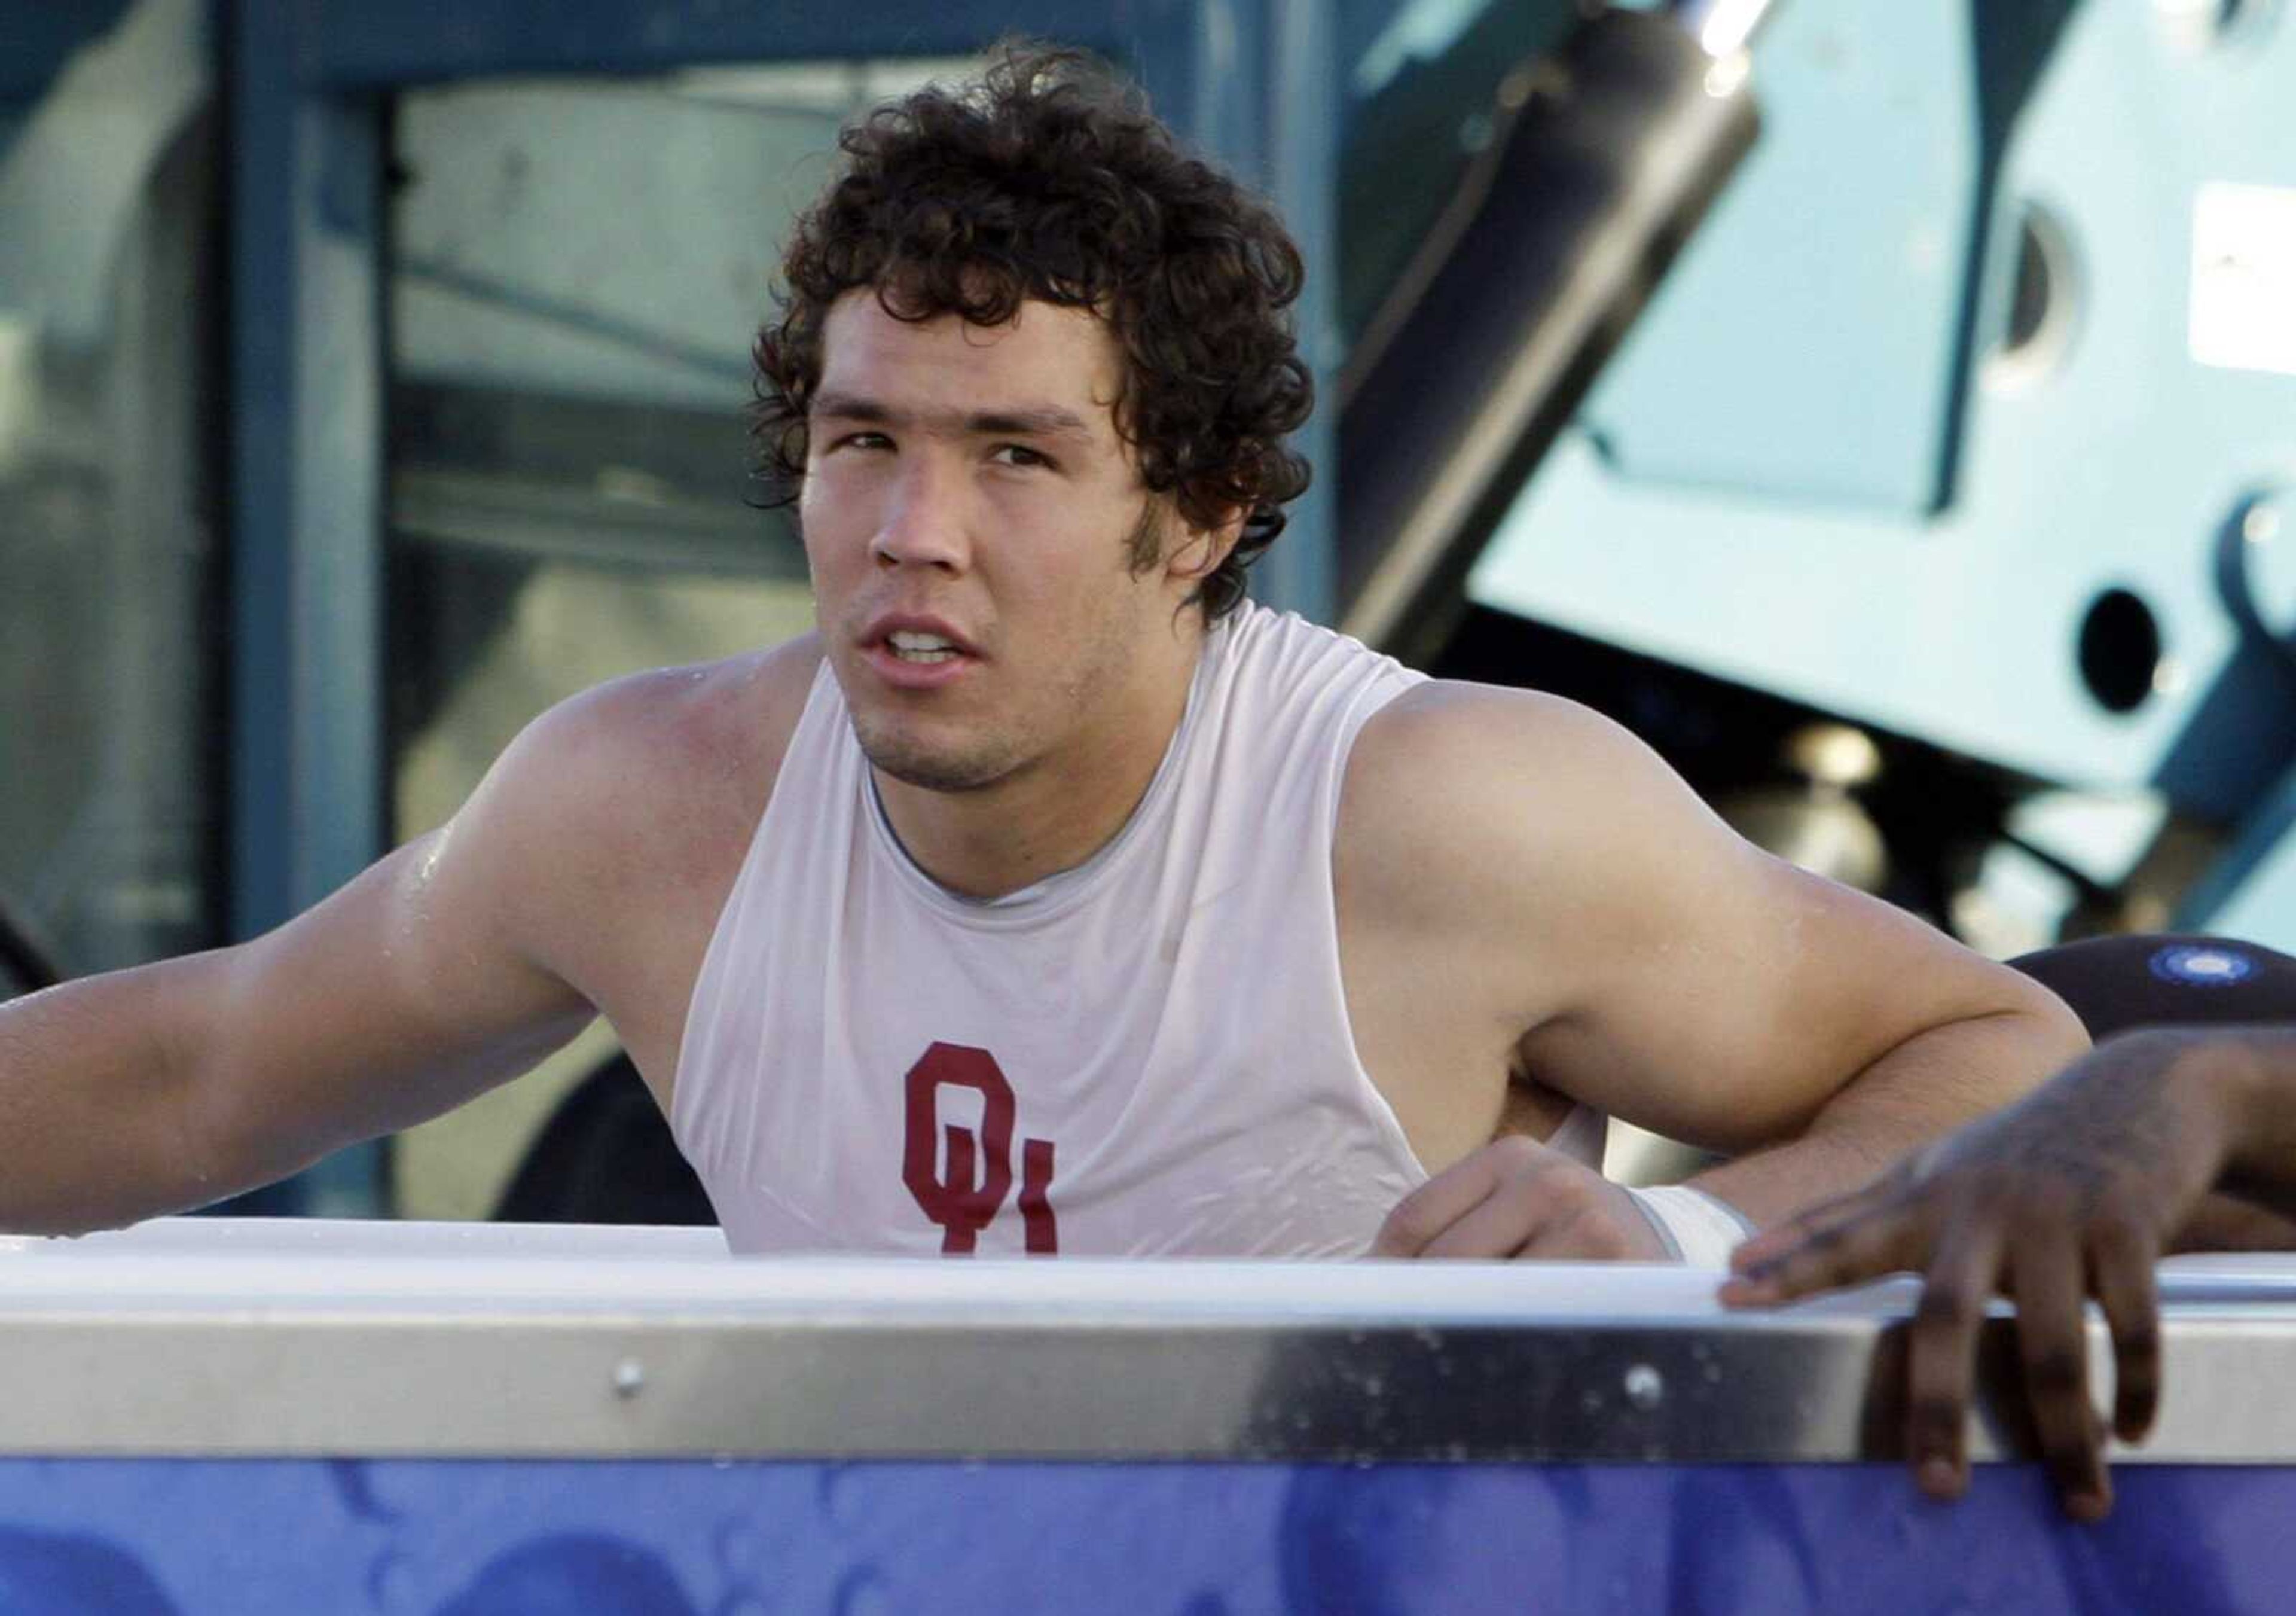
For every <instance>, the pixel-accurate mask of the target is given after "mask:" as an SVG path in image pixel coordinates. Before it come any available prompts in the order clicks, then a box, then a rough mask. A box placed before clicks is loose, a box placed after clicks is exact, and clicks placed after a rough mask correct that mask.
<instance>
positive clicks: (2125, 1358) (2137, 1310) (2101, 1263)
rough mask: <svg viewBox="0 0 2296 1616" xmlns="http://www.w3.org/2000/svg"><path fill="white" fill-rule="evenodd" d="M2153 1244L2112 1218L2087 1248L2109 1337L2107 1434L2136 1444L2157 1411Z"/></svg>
mask: <svg viewBox="0 0 2296 1616" xmlns="http://www.w3.org/2000/svg"><path fill="white" fill-rule="evenodd" d="M2159 1258H2160V1251H2159V1245H2158V1243H2157V1242H2156V1241H2155V1239H2154V1238H2153V1235H2152V1233H2151V1232H2150V1230H2148V1229H2147V1228H2145V1227H2144V1226H2142V1225H2139V1224H2136V1223H2134V1222H2130V1221H2128V1220H2127V1219H2123V1218H2114V1219H2112V1220H2110V1221H2108V1222H2106V1223H2104V1224H2103V1226H2100V1227H2099V1228H2098V1230H2097V1231H2096V1234H2095V1236H2094V1237H2093V1238H2092V1239H2091V1240H2090V1242H2089V1275H2090V1283H2091V1284H2093V1285H2094V1286H2095V1290H2096V1296H2097V1300H2098V1301H2099V1302H2101V1303H2102V1304H2103V1308H2104V1318H2105V1323H2106V1325H2108V1326H2109V1327H2110V1328H2111V1329H2112V1364H2113V1370H2112V1429H2113V1433H2114V1434H2115V1435H2116V1436H2118V1437H2120V1440H2122V1441H2124V1442H2141V1441H2143V1440H2144V1434H2145V1432H2147V1431H2151V1430H2152V1429H2153V1416H2154V1415H2156V1414H2158V1413H2159V1412H2160V1407H2161V1294H2160V1287H2159V1282H2158V1281H2157V1279H2156V1278H2155V1276H2154V1273H2153V1264H2154V1263H2155V1262H2156V1261H2158V1260H2159Z"/></svg>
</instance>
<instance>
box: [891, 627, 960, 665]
mask: <svg viewBox="0 0 2296 1616" xmlns="http://www.w3.org/2000/svg"><path fill="white" fill-rule="evenodd" d="M885 639H886V642H887V644H890V645H891V646H892V648H893V654H894V655H895V656H897V657H898V658H900V659H901V660H903V661H904V662H950V661H954V660H956V657H957V649H956V647H955V646H954V645H952V644H949V643H948V642H947V640H945V639H943V638H941V637H940V636H939V635H937V634H912V633H910V632H909V631H908V630H906V629H898V630H896V631H895V632H894V633H891V634H889V635H887V636H885Z"/></svg>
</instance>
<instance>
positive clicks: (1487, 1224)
mask: <svg viewBox="0 0 2296 1616" xmlns="http://www.w3.org/2000/svg"><path fill="white" fill-rule="evenodd" d="M1545 1207H1546V1198H1545V1197H1544V1196H1543V1195H1542V1194H1540V1193H1539V1185H1538V1181H1537V1180H1536V1179H1525V1178H1508V1179H1503V1180H1502V1181H1500V1182H1499V1183H1498V1184H1497V1185H1493V1186H1492V1189H1491V1193H1490V1194H1488V1195H1486V1196H1484V1197H1483V1199H1482V1200H1480V1202H1476V1203H1475V1204H1474V1205H1473V1206H1472V1207H1470V1208H1468V1209H1467V1210H1465V1211H1464V1212H1463V1213H1461V1214H1460V1215H1459V1217H1458V1218H1456V1220H1454V1221H1453V1223H1452V1224H1451V1226H1450V1227H1448V1228H1447V1229H1445V1230H1444V1231H1443V1232H1442V1233H1441V1234H1439V1235H1436V1236H1435V1237H1434V1238H1433V1239H1432V1240H1431V1241H1429V1242H1428V1243H1426V1245H1424V1246H1423V1247H1422V1248H1421V1250H1420V1252H1419V1255H1420V1256H1421V1257H1423V1258H1484V1259H1492V1258H1503V1257H1512V1256H1513V1255H1514V1254H1515V1253H1516V1252H1517V1251H1521V1249H1522V1247H1523V1244H1524V1243H1525V1242H1527V1241H1529V1240H1531V1239H1532V1238H1534V1237H1535V1236H1536V1235H1538V1229H1539V1226H1540V1225H1541V1223H1542V1221H1543V1220H1544V1212H1545Z"/></svg>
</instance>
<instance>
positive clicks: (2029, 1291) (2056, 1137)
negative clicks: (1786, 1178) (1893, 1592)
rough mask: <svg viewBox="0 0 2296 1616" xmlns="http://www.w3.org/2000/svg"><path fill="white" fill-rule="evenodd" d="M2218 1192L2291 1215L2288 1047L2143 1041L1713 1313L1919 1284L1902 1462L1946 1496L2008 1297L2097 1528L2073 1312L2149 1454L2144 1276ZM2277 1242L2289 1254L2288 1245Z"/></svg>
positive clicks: (1759, 1247)
mask: <svg viewBox="0 0 2296 1616" xmlns="http://www.w3.org/2000/svg"><path fill="white" fill-rule="evenodd" d="M2212 1189H2220V1190H2223V1191H2226V1192H2228V1193H2230V1194H2235V1195H2237V1196H2239V1197H2241V1198H2242V1199H2243V1200H2244V1201H2247V1202H2251V1203H2253V1204H2254V1205H2255V1206H2257V1207H2259V1208H2260V1209H2262V1210H2267V1211H2268V1212H2271V1213H2276V1214H2280V1215H2283V1216H2285V1215H2289V1214H2296V1031H2292V1030H2290V1029H2286V1028H2261V1027H2259V1028H2246V1029H2238V1028H2235V1029H2210V1030H2208V1031H2169V1030H2153V1031H2144V1032H2133V1033H2129V1034H2127V1035H2125V1036H2123V1037H2120V1038H2114V1039H2112V1040H2110V1041H2109V1042H2107V1043H2104V1044H2103V1045H2100V1046H2098V1047H2097V1049H2096V1050H2095V1053H2094V1054H2090V1055H2088V1056H2087V1057H2085V1058H2084V1059H2082V1060H2080V1061H2079V1062H2076V1063H2074V1064H2073V1065H2072V1066H2071V1067H2070V1068H2068V1069H2067V1070H2065V1071H2064V1072H2063V1073H2062V1074H2061V1075H2060V1076H2058V1077H2057V1078H2056V1079H2054V1080H2052V1081H2051V1082H2050V1083H2049V1084H2047V1085H2046V1087H2043V1088H2041V1089H2040V1090H2038V1092H2037V1093H2035V1094H2033V1095H2030V1097H2029V1098H2027V1099H2026V1100H2024V1101H2023V1102H2021V1103H2019V1104H2017V1105H2016V1106H2013V1107H2012V1108H2011V1109H2009V1110H2007V1111H2005V1112H2000V1113H1998V1114H1997V1115H1995V1116H1991V1117H1988V1118H1986V1119H1984V1120H1981V1121H1979V1122H1976V1123H1973V1124H1972V1125H1971V1126H1970V1127H1968V1128H1965V1129H1964V1130H1963V1131H1962V1132H1960V1133H1958V1134H1956V1135H1954V1136H1952V1137H1950V1138H1948V1139H1945V1140H1943V1141H1941V1142H1939V1144H1936V1145H1933V1146H1931V1148H1930V1149H1928V1150H1925V1151H1923V1152H1922V1153H1920V1154H1918V1155H1916V1156H1915V1157H1914V1158H1912V1159H1911V1160H1909V1161H1906V1162H1904V1163H1902V1164H1901V1165H1900V1166H1898V1168H1897V1169H1895V1170H1894V1171H1892V1172H1890V1174H1888V1175H1887V1176H1886V1177H1882V1179H1880V1180H1879V1181H1878V1182H1876V1183H1874V1184H1872V1185H1867V1186H1866V1187H1865V1188H1863V1189H1860V1190H1858V1191H1857V1192H1856V1193H1854V1194H1849V1195H1845V1196H1842V1197H1841V1198H1840V1199H1838V1200H1834V1201H1831V1202H1826V1203H1825V1204H1823V1205H1820V1206H1816V1207H1813V1208H1811V1209H1809V1210H1807V1211H1805V1212H1802V1213H1801V1214H1800V1215H1799V1216H1797V1217H1795V1218H1792V1219H1790V1220H1788V1221H1787V1222H1784V1223H1783V1224H1780V1225H1778V1226H1775V1227H1774V1228H1771V1229H1769V1230H1767V1231H1766V1232H1764V1233H1763V1234H1762V1235H1759V1237H1758V1238H1756V1239H1754V1240H1751V1241H1749V1242H1748V1243H1746V1244H1744V1245H1743V1246H1741V1247H1740V1248H1739V1249H1738V1251H1737V1252H1736V1253H1735V1254H1734V1257H1733V1258H1732V1259H1731V1267H1732V1269H1733V1270H1734V1278H1733V1279H1732V1280H1731V1281H1730V1282H1729V1283H1728V1284H1726V1285H1725V1286H1724V1287H1723V1289H1722V1292H1721V1295H1722V1300H1724V1301H1726V1302H1727V1303H1729V1304H1731V1305H1733V1306H1737V1307H1754V1306H1764V1305H1769V1304H1774V1303H1777V1302H1781V1301H1784V1300H1790V1299H1792V1298H1794V1297H1798V1296H1806V1295H1808V1294H1810V1293H1811V1292H1816V1291H1823V1290H1828V1289H1831V1288H1833V1287H1836V1286H1840V1285H1846V1284H1857V1283H1858V1282H1860V1281H1863V1280H1868V1279H1874V1278H1878V1277H1879V1276H1882V1275H1884V1274H1889V1273H1893V1272H1896V1271H1897V1270H1899V1269H1913V1270H1916V1271H1919V1272H1922V1273H1923V1275H1924V1284H1923V1293H1922V1300H1921V1303H1920V1306H1919V1308H1917V1310H1916V1311H1915V1317H1914V1321H1913V1325H1912V1328H1911V1330H1910V1332H1909V1337H1910V1339H1909V1342H1908V1354H1907V1364H1908V1382H1907V1385H1908V1390H1907V1426H1906V1451H1907V1455H1908V1456H1909V1458H1910V1460H1911V1463H1912V1464H1913V1466H1914V1471H1915V1476H1916V1478H1917V1480H1918V1481H1920V1483H1921V1486H1922V1488H1923V1490H1924V1491H1926V1492H1928V1493H1930V1494H1931V1495H1932V1496H1933V1497H1941V1498H1949V1497H1958V1496H1959V1495H1960V1494H1961V1492H1962V1491H1963V1489H1965V1488H1966V1487H1967V1485H1968V1482H1969V1461H1968V1456H1967V1452H1966V1448H1965V1443H1964V1432H1965V1430H1966V1427H1967V1423H1968V1415H1969V1408H1970V1403H1971V1397H1972V1383H1973V1378H1974V1375H1973V1371H1974V1363H1975V1355H1976V1348H1977V1332H1978V1327H1979V1326H1980V1325H1981V1324H1982V1322H1983V1320H1984V1317H1985V1302H1986V1299H1987V1298H1988V1297H1989V1296H1991V1295H1992V1294H1994V1293H1995V1292H2003V1293H2013V1294H2014V1296H2015V1297H2016V1301H2017V1315H2016V1325H2015V1329H2016V1334H2017V1343H2018V1356H2019V1359H2020V1362H2021V1365H2022V1366H2023V1370H2024V1374H2025V1381H2026V1387H2027V1391H2028V1394H2029V1397H2030V1402H2031V1406H2032V1411H2033V1419H2034V1425H2035V1428H2036V1430H2037V1431H2038V1434H2039V1438H2040V1442H2041V1448H2042V1457H2043V1460H2044V1462H2045V1463H2046V1464H2047V1466H2048V1469H2049V1472H2050V1473H2051V1475H2052V1477H2053V1478H2054V1481H2055V1482H2056V1484H2057V1487H2058V1489H2059V1492H2060V1494H2061V1496H2062V1498H2063V1500H2064V1505H2065V1509H2066V1511H2067V1513H2070V1514H2071V1515H2072V1516H2074V1517H2075V1518H2076V1519H2079V1520H2088V1521H2093V1520H2096V1519H2099V1518H2101V1517H2102V1516H2103V1514H2104V1513H2106V1512H2107V1511H2108V1510H2109V1509H2110V1508H2111V1507H2112V1483H2111V1481H2110V1479H2109V1477H2108V1476H2107V1474H2106V1472H2105V1467H2104V1463H2103V1455H2102V1451H2101V1448H2102V1439H2103V1432H2102V1430H2101V1429H2100V1426H2099V1423H2098V1422H2097V1419H2096V1416H2095V1413H2094V1411H2093V1408H2092V1406H2091V1402H2090V1397H2089V1388H2088V1363H2087V1349H2086V1346H2085V1333H2084V1325H2083V1320H2082V1316H2081V1303H2082V1299H2083V1297H2084V1295H2087V1296H2093V1297H2094V1298H2095V1300H2097V1302H2098V1303H2099V1304H2100V1305H2101V1306H2102V1307H2103V1312H2104V1316H2105V1320H2106V1323H2107V1325H2108V1326H2109V1327H2110V1329H2111V1332H2112V1345H2113V1353H2114V1358H2115V1364H2116V1373H2115V1375H2114V1390H2113V1419H2112V1429H2113V1431H2114V1433H2115V1434H2116V1435H2118V1436H2119V1437H2120V1440H2123V1441H2126V1442H2135V1441H2137V1440H2141V1439H2142V1438H2143V1437H2144V1434H2145V1432H2146V1431H2149V1430H2150V1429H2151V1428H2152V1424H2153V1417H2154V1415H2155V1412H2156V1411H2157V1409H2158V1407H2159V1404H2160V1396H2161V1336H2160V1307H2159V1299H2158V1295H2157V1292H2156V1289H2155V1285H2154V1282H2153V1264H2154V1263H2155V1262H2156V1261H2157V1260H2158V1259H2159V1258H2160V1257H2161V1253H2162V1252H2164V1251H2169V1250H2170V1249H2172V1246H2173V1245H2174V1244H2175V1243H2177V1242H2178V1240H2179V1236H2180V1234H2181V1235H2185V1236H2187V1237H2189V1235H2191V1233H2192V1231H2193V1229H2194V1226H2195V1224H2196V1222H2197V1220H2198V1219H2197V1216H2196V1215H2198V1214H2201V1213H2202V1210H2203V1204H2204V1202H2206V1200H2207V1199H2208V1197H2209V1196H2210V1191H2211V1190H2212ZM2278 1235H2279V1238H2278V1242H2277V1243H2283V1244H2285V1243H2290V1236H2291V1235H2296V1230H2292V1229H2290V1228H2289V1226H2287V1225H2285V1224H2282V1225H2280V1226H2279V1231H2278Z"/></svg>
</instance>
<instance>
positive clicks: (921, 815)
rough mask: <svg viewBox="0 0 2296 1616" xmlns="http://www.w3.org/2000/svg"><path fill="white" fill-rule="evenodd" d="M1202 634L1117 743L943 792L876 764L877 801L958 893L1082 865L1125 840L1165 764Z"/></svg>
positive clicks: (1012, 887) (1116, 736)
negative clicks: (988, 782) (961, 789)
mask: <svg viewBox="0 0 2296 1616" xmlns="http://www.w3.org/2000/svg"><path fill="white" fill-rule="evenodd" d="M1202 652H1203V644H1202V639H1201V636H1197V639H1196V644H1194V645H1193V647H1192V648H1191V650H1190V653H1189V655H1188V656H1187V658H1186V660H1185V666H1184V668H1183V669H1182V675H1183V677H1179V678H1177V679H1169V680H1164V681H1160V682H1159V684H1158V685H1157V686H1156V687H1155V688H1154V689H1153V690H1152V691H1151V692H1149V693H1145V694H1144V697H1143V699H1142V701H1141V703H1140V718H1139V719H1138V720H1137V721H1136V722H1135V723H1132V724H1128V725H1124V726H1113V729H1112V732H1111V741H1110V743H1108V744H1106V745H1103V746H1102V747H1099V748H1096V749H1078V750H1075V751H1066V752H1063V753H1062V754H1060V755H1059V756H1057V757H1054V758H1046V759H1039V760H1037V762H1035V763H1032V764H1030V765H1029V766H1028V767H1024V768H1022V769H1021V770H1019V771H1017V772H1015V773H1014V774H1013V775H1009V776H1007V777H1006V778H1005V779H1003V780H1000V781H998V782H996V783H995V784H994V785H990V786H986V787H983V788H982V789H980V790H979V791H971V792H937V791H931V790H928V789H927V788H925V787H922V786H915V785H910V784H907V783H905V782H902V781H899V780H897V779H894V778H893V777H892V776H891V775H887V774H886V773H885V772H884V771H883V770H881V769H879V768H876V767H874V766H872V767H871V768H870V775H871V777H872V778H873V780H874V781H875V783H876V787H877V799H878V800H879V801H880V802H881V803H882V804H883V805H884V809H885V817H886V819H887V820H888V821H889V822H890V824H891V825H892V829H893V833H894V835H896V836H897V837H898V838H899V839H900V842H901V846H902V847H903V849H906V851H907V853H908V855H909V857H910V859H911V860H912V861H914V863H915V865H917V867H918V868H919V869H921V870H922V871H923V872H924V873H925V874H928V875H930V876H931V877H932V879H933V880H934V881H935V882H939V884H940V885H941V886H943V887H946V888H947V889H948V890H950V891H952V892H955V893H958V894H960V895H962V896H964V897H966V898H980V899H984V900H986V899H990V898H1004V897H1006V896H1009V895H1010V894H1012V893H1014V892H1018V891H1020V890H1022V889H1023V888H1026V887H1030V886H1034V885H1035V884H1036V883H1037V882H1040V881H1043V880H1045V879H1046V878H1047V877H1048V876H1053V875H1057V874H1060V873H1061V872H1062V871H1063V870H1072V869H1074V868H1076V867H1077V866H1078V865H1081V864H1083V863H1085V862H1086V861H1087V859H1089V858H1091V857H1092V856H1093V855H1094V854H1095V853H1097V852H1099V851H1100V849H1103V848H1104V847H1106V846H1107V845H1108V844H1109V843H1110V842H1111V841H1113V840H1115V838H1116V835H1117V833H1119V832H1120V831H1122V830H1123V828H1124V827H1125V825H1126V824H1128V823H1129V822H1130V820H1131V818H1132V816H1133V814H1134V813H1135V812H1136V810H1137V809H1138V808H1139V807H1140V803H1141V800H1142V799H1143V798H1144V797H1145V796H1146V795H1147V794H1148V788H1149V786H1150V785H1151V784H1152V783H1154V781H1155V778H1156V771H1157V770H1158V769H1159V768H1160V767H1162V765H1163V761H1164V756H1165V753H1166V752H1167V751H1169V750H1170V747H1171V744H1172V737H1173V736H1174V735H1175V734H1177V733H1178V730H1179V727H1180V720H1181V719H1182V718H1184V717H1185V716H1186V713H1187V708H1188V693H1189V690H1190V688H1191V687H1192V686H1193V683H1194V677H1193V676H1194V672H1195V669H1196V666H1197V661H1198V659H1199V658H1200V657H1201V654H1202Z"/></svg>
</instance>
